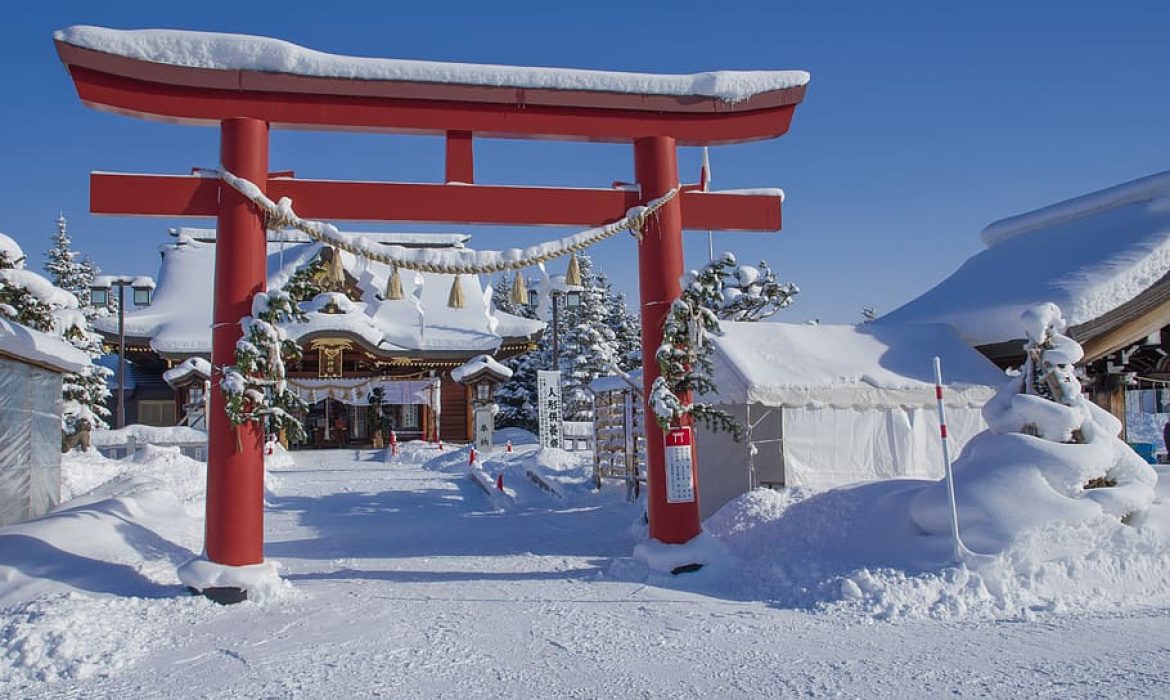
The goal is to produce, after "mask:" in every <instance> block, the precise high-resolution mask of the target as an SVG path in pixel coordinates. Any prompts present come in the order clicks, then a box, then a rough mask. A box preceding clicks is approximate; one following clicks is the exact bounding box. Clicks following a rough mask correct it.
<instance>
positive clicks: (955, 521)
mask: <svg viewBox="0 0 1170 700" xmlns="http://www.w3.org/2000/svg"><path fill="white" fill-rule="evenodd" d="M934 395H935V398H936V399H937V400H938V428H939V435H940V436H941V437H942V453H943V468H944V470H945V474H946V480H947V501H948V502H949V504H950V506H951V537H953V538H954V541H955V542H954V544H955V560H956V561H960V562H961V561H963V552H964V551H965V550H966V549H967V548H966V547H965V546H963V540H962V539H960V538H959V508H958V504H957V503H956V502H955V475H954V471H953V470H952V469H951V448H950V441H949V440H948V437H949V436H948V435H947V409H946V406H944V405H943V389H942V360H941V359H940V358H939V357H937V356H936V357H935V358H934Z"/></svg>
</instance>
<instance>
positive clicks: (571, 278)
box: [565, 253, 581, 287]
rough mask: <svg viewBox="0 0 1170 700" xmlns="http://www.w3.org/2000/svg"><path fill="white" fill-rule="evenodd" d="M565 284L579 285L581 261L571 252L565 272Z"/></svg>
mask: <svg viewBox="0 0 1170 700" xmlns="http://www.w3.org/2000/svg"><path fill="white" fill-rule="evenodd" d="M565 284H566V285H569V286H571V287H580V286H581V263H580V262H579V261H578V260H577V254H576V253H573V255H572V257H570V258H569V269H568V271H566V272H565Z"/></svg>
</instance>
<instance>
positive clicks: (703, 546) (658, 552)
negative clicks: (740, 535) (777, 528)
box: [634, 531, 734, 574]
mask: <svg viewBox="0 0 1170 700" xmlns="http://www.w3.org/2000/svg"><path fill="white" fill-rule="evenodd" d="M634 559H636V560H638V561H640V562H642V563H643V564H645V565H646V566H648V567H649V568H650V569H651V570H653V571H657V572H659V573H663V574H670V573H674V572H675V571H678V570H679V569H685V568H689V567H693V566H701V567H712V566H713V567H719V568H727V567H730V566H733V565H734V558H732V556H731V554H730V552H729V551H728V550H727V547H725V546H724V545H723V543H722V542H720V541H719V540H718V539H716V538H715V537H714V536H712V535H711V533H709V532H706V531H703V532H700V533H699V534H698V535H696V536H695V537H694V538H693V539H691V541H689V542H685V543H683V544H666V543H664V542H660V541H658V540H655V539H651V540H649V541H646V542H642V543H639V544H638V545H637V546H635V547H634Z"/></svg>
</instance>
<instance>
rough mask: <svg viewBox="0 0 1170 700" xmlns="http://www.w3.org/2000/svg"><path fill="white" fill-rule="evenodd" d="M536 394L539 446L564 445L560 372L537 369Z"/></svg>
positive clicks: (558, 446)
mask: <svg viewBox="0 0 1170 700" xmlns="http://www.w3.org/2000/svg"><path fill="white" fill-rule="evenodd" d="M536 394H537V396H538V397H539V398H538V402H539V404H540V405H539V411H538V413H539V418H540V446H541V447H557V448H563V447H564V446H565V442H564V436H563V435H562V434H561V418H562V415H561V373H560V372H547V371H545V370H537V372H536Z"/></svg>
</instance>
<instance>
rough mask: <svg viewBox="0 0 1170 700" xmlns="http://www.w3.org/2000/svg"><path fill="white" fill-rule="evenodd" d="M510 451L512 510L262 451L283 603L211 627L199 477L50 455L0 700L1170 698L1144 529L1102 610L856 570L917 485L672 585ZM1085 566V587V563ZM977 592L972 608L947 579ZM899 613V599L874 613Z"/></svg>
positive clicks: (796, 516)
mask: <svg viewBox="0 0 1170 700" xmlns="http://www.w3.org/2000/svg"><path fill="white" fill-rule="evenodd" d="M517 437H518V436H517ZM515 443H516V444H517V447H516V452H514V453H513V454H511V455H507V454H503V453H495V454H493V455H486V456H485V455H480V460H479V462H480V467H481V468H482V469H483V472H484V473H485V474H486V475H487V476H488V477H489V478H490V479H491V480H493V481H494V479H495V477H496V476H498V475H499V474H502V475H503V478H504V486H505V490H506V492H507V495H506V496H504V497H495V498H489V496H488V494H486V493H485V492H484V491H483V490H481V488H480V487H479V486H478V485H477V484H476V483H475V482H474V481H472V480H471V479H469V478H468V477H467V461H468V452H467V449H466V448H463V449H454V448H452V447H450V446H449V447H448V449H447V450H446V451H444V452H441V453H440V452H439V451H438V450H436V449H435V448H434V447H432V446H429V445H425V444H422V443H409V444H405V445H403V446H402V448H401V454H400V455H398V456H397V457H395V458H391V459H387V455H386V453H385V451H372V450H368V451H367V450H357V451H355V450H341V451H322V452H302V453H296V454H293V455H291V456H290V455H284V454H282V455H277V459H274V460H273V461H272V462H271V463H270V465H269V466H270V471H271V478H270V479H269V483H268V487H269V494H268V499H267V500H268V514H267V525H266V527H267V555H268V556H269V557H270V558H272V559H274V560H277V561H279V562H281V563H282V565H283V573H284V577H285V579H286V580H287V582H288V585H287V587H286V588H285V589H284V590H283V591H282V592H280V593H278V594H277V595H274V596H271V597H270V598H269V599H267V600H264V601H262V602H251V601H250V602H246V603H243V604H240V605H236V606H231V607H221V606H218V605H215V604H213V603H210V602H209V601H207V600H205V599H203V598H200V597H191V596H187V595H185V594H184V593H183V591H182V588H181V587H180V586H179V583H178V578H177V575H176V573H175V569H176V567H177V565H178V564H180V563H182V562H183V561H185V560H186V559H188V558H190V557H191V556H192V555H193V553H195V552H197V551H198V550H199V548H200V547H201V541H202V532H201V531H202V492H203V487H202V465H201V464H200V463H198V462H194V461H192V460H189V459H187V458H185V457H183V456H182V455H180V454H178V453H176V452H174V451H171V450H167V449H162V448H147V449H143V450H140V451H139V452H138V453H137V454H136V455H135V456H134V457H132V458H129V459H126V460H121V461H112V460H105V459H102V458H100V457H98V456H95V455H83V456H78V455H72V456H70V457H69V458H68V459H67V460H66V464H65V469H64V471H65V474H66V478H67V482H66V485H67V488H68V489H69V491H70V493H71V494H77V495H78V497H77V498H74V499H73V500H72V501H70V502H67V503H65V504H64V505H63V506H62V507H61V508H59V509H58V510H57V511H56V512H55V513H54V514H52V515H50V516H47V517H45V518H41V519H39V520H35V521H31V522H27V523H22V524H18V525H13V526H9V527H6V528H2V529H0V641H2V646H0V696H4V697H24V698H48V697H53V698H56V697H115V696H116V697H168V698H169V697H222V698H236V697H240V698H243V697H249V698H250V697H331V698H332V697H394V698H415V697H419V698H422V697H426V698H431V697H458V698H467V697H590V698H591V697H604V698H609V697H658V696H671V697H677V696H683V697H705V698H706V697H780V696H794V695H847V696H859V697H898V698H901V697H935V696H941V695H955V694H968V695H993V696H999V697H1007V696H1010V697H1017V696H1031V695H1040V696H1049V697H1051V696H1055V697H1089V696H1093V697H1100V696H1116V697H1152V696H1161V695H1165V694H1166V693H1167V689H1168V688H1170V668H1167V666H1166V664H1165V658H1166V651H1165V650H1166V649H1167V648H1170V625H1168V624H1167V618H1170V608H1167V607H1166V606H1167V604H1168V603H1170V600H1167V599H1166V597H1165V596H1164V595H1160V594H1161V593H1163V591H1162V589H1163V588H1164V586H1165V584H1164V582H1162V581H1161V580H1160V579H1159V580H1145V579H1144V578H1143V576H1145V574H1146V573H1149V571H1148V570H1147V569H1145V568H1144V567H1147V566H1149V565H1151V563H1152V562H1155V561H1157V560H1159V558H1160V557H1163V556H1164V555H1163V554H1161V552H1160V550H1159V549H1158V544H1157V542H1156V541H1155V539H1154V538H1150V537H1148V536H1147V535H1141V534H1134V535H1132V536H1129V537H1128V539H1127V538H1126V536H1124V535H1119V534H1117V532H1113V533H1112V535H1111V537H1112V544H1113V545H1114V546H1115V547H1117V548H1119V549H1120V548H1123V547H1128V549H1126V550H1125V551H1127V552H1129V551H1131V550H1132V552H1133V554H1132V556H1129V557H1128V561H1129V562H1130V564H1129V566H1130V567H1131V568H1134V569H1140V572H1139V573H1138V574H1137V575H1136V577H1129V576H1128V575H1127V573H1126V571H1125V570H1124V569H1125V565H1122V569H1123V570H1121V571H1114V575H1113V577H1112V579H1110V580H1109V581H1107V582H1105V585H1106V586H1107V587H1113V588H1118V587H1120V588H1124V589H1125V590H1124V591H1123V592H1125V593H1134V592H1135V591H1136V590H1139V587H1140V586H1142V585H1148V586H1149V587H1150V590H1151V593H1153V594H1154V595H1153V596H1152V597H1151V598H1150V599H1149V600H1146V601H1144V602H1143V601H1135V600H1133V599H1131V598H1129V597H1127V596H1124V595H1118V594H1117V591H1109V590H1101V591H1100V595H1099V596H1098V597H1099V598H1100V599H1101V601H1103V602H1101V603H1100V604H1098V601H1096V600H1094V599H1093V598H1091V597H1090V598H1084V597H1076V596H1072V595H1070V596H1065V597H1063V598H1060V597H1059V596H1057V598H1058V599H1059V604H1051V605H1033V606H1024V607H1019V608H1006V607H1004V606H1003V605H1002V604H999V603H996V602H995V591H994V590H989V588H988V586H987V581H988V580H992V579H994V576H993V573H994V572H992V573H987V574H985V575H984V577H983V578H980V577H979V576H977V575H976V574H973V573H971V572H968V571H965V570H963V569H952V570H949V571H941V572H934V573H931V574H923V573H922V572H916V571H914V570H913V567H911V566H909V565H907V564H906V563H905V562H903V563H902V564H903V566H902V568H901V569H897V568H891V567H886V568H882V567H879V566H874V567H872V568H865V569H863V570H857V569H855V568H854V567H855V566H856V565H857V564H858V563H859V562H861V563H870V564H874V563H881V561H882V556H883V555H882V553H881V552H877V553H872V552H871V553H868V554H867V553H865V552H859V551H857V549H856V548H854V549H850V548H849V547H848V546H847V545H848V544H849V542H848V539H849V537H850V534H851V533H853V534H856V533H859V532H863V531H865V530H866V529H867V528H868V529H871V530H872V527H873V521H872V520H867V519H872V518H875V517H877V516H878V515H880V514H881V513H882V507H881V504H883V503H884V504H896V503H898V497H897V494H898V493H899V492H905V491H907V490H909V489H919V490H921V489H922V488H924V484H923V483H922V482H913V481H900V482H888V483H886V484H884V485H877V486H868V487H861V488H854V489H842V490H838V491H833V492H829V493H827V494H822V495H820V496H810V495H809V494H807V493H798V492H797V493H793V492H789V493H783V494H778V493H772V492H765V491H756V492H753V493H751V494H747V495H745V496H744V497H742V498H740V499H738V500H736V501H733V502H732V503H731V504H729V506H728V507H727V508H725V509H724V510H723V511H721V512H720V513H719V514H718V515H717V516H715V517H714V518H712V519H711V520H710V521H709V522H708V523H707V527H708V530H709V531H710V532H712V534H714V535H715V536H716V537H717V538H718V539H719V541H720V542H721V543H722V545H723V546H724V547H726V548H727V552H728V555H729V556H727V557H726V558H725V559H723V560H721V561H719V562H718V563H717V564H716V565H714V566H710V567H708V568H707V569H704V570H703V571H700V572H698V573H696V574H689V575H682V576H670V575H667V574H658V573H654V572H652V571H650V570H648V569H647V568H646V567H645V566H644V565H642V564H641V563H639V562H638V561H636V560H634V559H633V557H632V556H631V553H632V551H633V549H634V546H635V545H636V544H637V543H638V542H640V541H642V538H643V537H644V536H645V535H644V531H643V530H641V529H640V528H639V527H638V524H639V519H640V517H639V516H640V513H641V510H640V508H639V507H638V506H636V505H633V504H629V503H627V502H626V501H625V499H624V495H625V490H624V487H622V486H621V485H618V484H610V485H607V486H606V487H605V488H604V489H603V490H602V492H601V493H600V494H597V493H593V492H592V491H590V488H589V484H588V476H589V469H588V454H587V453H582V454H577V455H574V454H570V453H564V452H559V451H557V452H552V451H545V452H538V451H537V448H536V446H534V445H526V444H520V443H521V440H519V439H517V440H515ZM529 472H532V473H533V474H535V475H536V476H537V477H540V478H541V480H542V481H543V482H544V483H545V484H546V485H549V486H550V487H551V488H552V489H553V490H554V491H555V495H554V494H553V493H551V492H549V491H547V490H545V489H544V488H541V487H538V486H537V485H536V483H535V482H534V481H533V480H532V477H531V476H529V474H528V473H529ZM1163 481H1167V480H1163ZM86 491H88V493H85V494H84V495H81V494H83V493H84V492H86ZM1159 496H1161V494H1159ZM1161 500H1162V498H1161V497H1160V498H1159V502H1158V503H1156V504H1155V507H1158V506H1159V505H1160V502H1161ZM896 517H897V518H905V515H904V513H899V514H897V515H896ZM895 521H896V519H895V518H887V519H886V520H885V523H886V525H885V526H886V527H889V525H888V523H890V522H895ZM1119 527H1120V526H1119ZM1134 532H1135V533H1139V530H1138V529H1135V530H1134ZM905 537H907V534H906V533H900V532H893V531H891V533H890V539H891V540H898V539H899V538H901V539H903V540H904V539H905ZM1143 537H1145V538H1146V539H1145V544H1146V548H1147V550H1149V551H1145V552H1144V553H1143V552H1142V551H1141V547H1139V546H1137V545H1139V544H1141V543H1142V542H1141V540H1142V538H1143ZM877 539H879V538H878V537H876V536H875V534H874V533H872V532H871V533H870V536H869V538H868V541H871V542H872V541H876V540H877ZM1055 544H1056V545H1058V546H1059V545H1061V544H1062V543H1061V542H1056V543H1055ZM1131 545H1132V546H1131ZM830 553H832V554H831V555H830ZM887 563H889V564H891V565H892V564H894V563H895V562H893V561H892V560H888V559H887ZM1163 563H1165V562H1163ZM1084 566H1085V567H1087V568H1088V569H1090V570H1096V569H1094V568H1093V567H1094V566H1096V564H1095V563H1094V561H1092V560H1091V558H1090V559H1088V560H1086V561H1085V562H1084ZM810 569H813V570H810ZM1161 571H1165V569H1164V568H1163V569H1161ZM1053 573H1054V572H1053V571H1043V570H1039V571H1037V572H1036V573H1035V575H1036V576H1037V577H1040V578H1043V577H1044V576H1052V575H1053ZM977 578H979V580H980V582H981V583H979V585H982V586H983V591H982V592H979V591H978V590H977V589H978V588H979V585H975V584H972V585H969V586H968V585H966V582H969V581H974V580H975V579H977ZM995 580H1007V579H995ZM818 582H819V585H818ZM1032 583H1036V582H1028V581H1016V582H1015V585H1017V586H1019V587H1021V588H1028V587H1029V586H1031V584H1032ZM1040 583H1043V581H1041V582H1040ZM1054 585H1055V590H1057V592H1059V591H1061V590H1064V588H1063V587H1062V585H1060V584H1054ZM932 587H933V588H932ZM992 588H994V586H992ZM1042 588H1043V587H1042V586H1038V587H1036V588H1035V590H1040V589H1042ZM1028 589H1029V590H1033V589H1032V588H1028ZM965 591H975V593H972V594H971V595H974V597H970V596H968V594H967V593H965ZM883 593H884V594H886V597H884V598H883V597H882V594H883ZM895 594H898V595H900V596H901V597H899V598H897V600H898V601H900V604H899V605H879V604H875V601H879V602H880V601H886V602H889V601H890V600H892V598H890V597H889V596H893V595H895ZM976 594H977V595H976ZM979 600H983V601H984V602H985V604H983V605H979V604H975V605H971V604H970V603H971V602H972V601H979ZM1013 600H1015V599H1014V598H1013ZM940 601H942V603H943V604H941V605H940V604H939V602H940ZM955 601H959V602H961V603H963V604H961V605H957V604H954V602H955ZM948 603H949V604H948Z"/></svg>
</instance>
